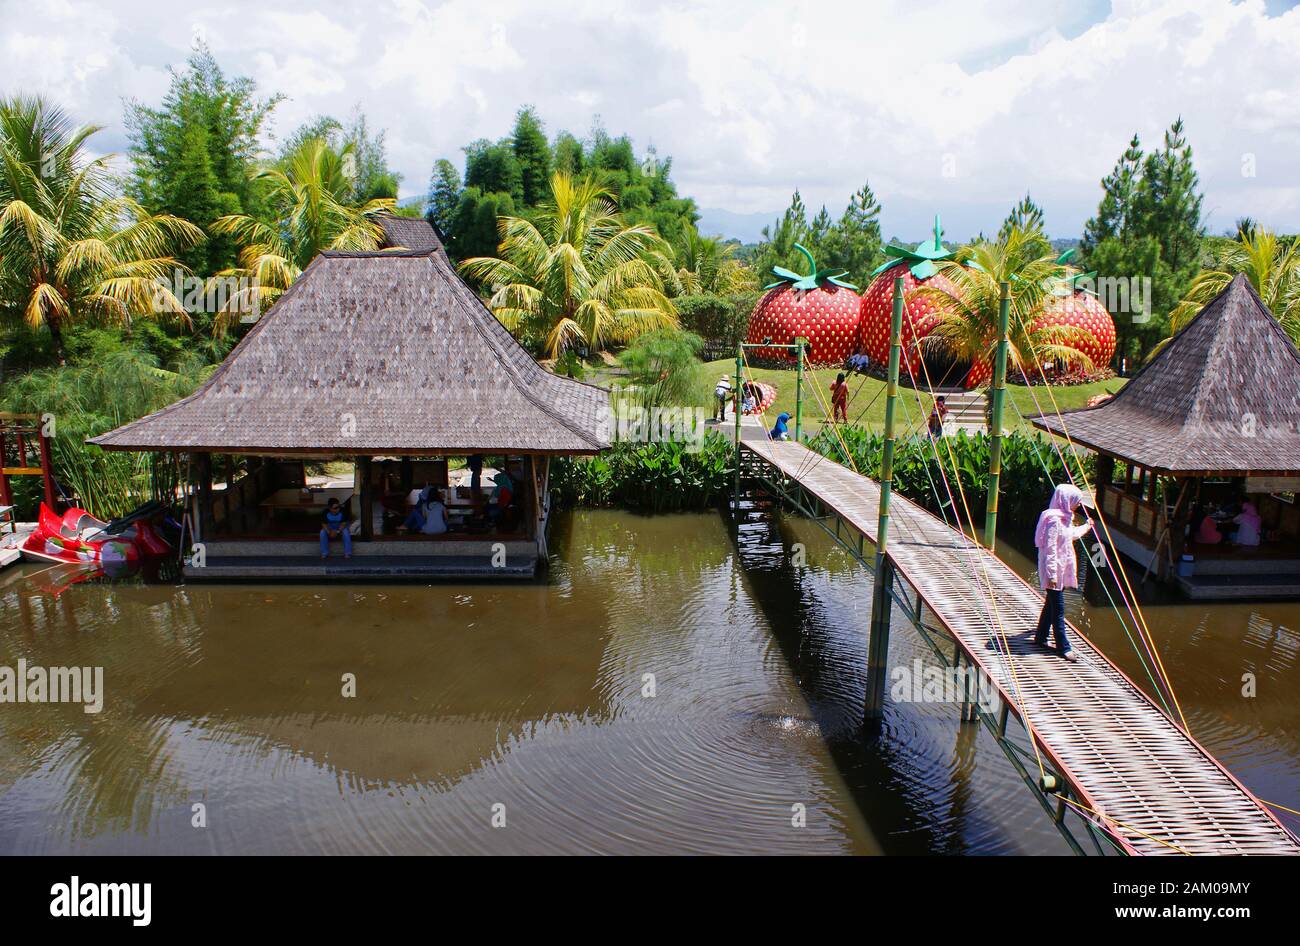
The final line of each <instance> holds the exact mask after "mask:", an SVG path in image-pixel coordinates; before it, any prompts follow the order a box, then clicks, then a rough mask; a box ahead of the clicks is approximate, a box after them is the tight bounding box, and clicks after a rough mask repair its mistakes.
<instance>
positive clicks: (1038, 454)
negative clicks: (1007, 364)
mask: <svg viewBox="0 0 1300 946" xmlns="http://www.w3.org/2000/svg"><path fill="white" fill-rule="evenodd" d="M1011 403H1012V407H1014V408H1015V411H1016V413H1017V414H1018V415H1019V416H1020V419H1021V420H1022V421H1023V420H1025V415H1024V413H1023V412H1022V411H1021V410H1020V405H1018V404H1016V403H1015V400H1014V399H1012V402H1011ZM1030 449H1032V450H1033V452H1034V457H1035V459H1037V460H1038V465H1039V466H1041V467H1042V468H1043V473H1044V475H1045V476H1046V477H1047V479H1048V480H1049V481H1050V480H1051V479H1052V471H1051V469H1049V468H1048V466H1047V461H1046V460H1044V459H1043V454H1042V452H1041V451H1040V450H1039V449H1038V443H1037V441H1036V439H1035V440H1032V441H1030ZM1061 462H1062V465H1064V464H1065V458H1064V457H1062V458H1061ZM1101 589H1102V591H1104V592H1105V593H1106V600H1107V601H1108V602H1109V603H1110V606H1111V609H1112V610H1113V611H1114V612H1115V616H1116V617H1117V618H1118V619H1119V625H1120V627H1121V628H1123V630H1124V636H1125V637H1126V638H1127V639H1128V642H1129V646H1130V647H1132V648H1133V652H1134V653H1136V654H1137V658H1138V661H1139V662H1140V663H1141V664H1142V669H1143V671H1144V672H1145V673H1146V675H1147V679H1148V680H1149V681H1151V689H1152V690H1153V691H1154V692H1155V694H1156V696H1158V697H1159V698H1160V702H1161V703H1162V704H1163V705H1164V707H1165V712H1166V713H1168V714H1169V716H1171V717H1172V716H1173V715H1174V710H1173V707H1172V706H1170V705H1169V700H1168V699H1167V698H1166V696H1165V691H1164V688H1163V687H1161V685H1160V684H1159V683H1157V682H1156V677H1155V674H1154V673H1152V671H1151V667H1150V665H1149V664H1148V663H1147V659H1146V657H1144V656H1143V654H1142V650H1141V649H1140V648H1139V647H1138V644H1137V641H1135V640H1134V639H1133V634H1132V632H1131V631H1130V630H1129V622H1128V621H1126V620H1125V619H1124V612H1123V611H1121V610H1120V608H1119V605H1118V604H1116V603H1115V597H1114V595H1112V594H1111V593H1110V587H1109V586H1108V585H1107V584H1106V581H1105V579H1102V580H1101ZM1121 594H1122V592H1121ZM1130 617H1131V615H1130ZM1138 634H1139V636H1141V631H1140V630H1139V631H1138ZM1143 644H1144V645H1145V641H1144V642H1143Z"/></svg>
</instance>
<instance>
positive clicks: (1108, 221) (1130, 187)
mask: <svg viewBox="0 0 1300 946" xmlns="http://www.w3.org/2000/svg"><path fill="white" fill-rule="evenodd" d="M1141 170H1142V144H1141V142H1140V141H1138V136H1137V135H1136V134H1135V135H1134V136H1133V140H1132V141H1130V142H1129V144H1128V149H1127V150H1126V151H1125V152H1124V154H1123V155H1122V156H1121V157H1120V159H1119V161H1117V162H1116V164H1115V168H1114V170H1112V171H1111V172H1110V174H1108V175H1107V176H1106V177H1104V178H1103V179H1102V182H1101V187H1102V191H1103V195H1102V198H1101V204H1100V206H1098V208H1097V216H1095V217H1093V218H1092V219H1090V220H1089V221H1088V222H1087V224H1086V225H1085V226H1084V233H1083V251H1084V253H1088V252H1090V251H1091V250H1092V248H1093V247H1095V246H1096V245H1097V244H1098V243H1100V242H1101V241H1102V240H1104V239H1106V238H1107V237H1118V238H1120V239H1121V240H1122V239H1125V238H1127V237H1128V236H1129V235H1130V233H1129V226H1130V224H1131V222H1132V215H1133V199H1134V196H1135V194H1136V192H1137V186H1138V180H1139V175H1140V173H1141Z"/></svg>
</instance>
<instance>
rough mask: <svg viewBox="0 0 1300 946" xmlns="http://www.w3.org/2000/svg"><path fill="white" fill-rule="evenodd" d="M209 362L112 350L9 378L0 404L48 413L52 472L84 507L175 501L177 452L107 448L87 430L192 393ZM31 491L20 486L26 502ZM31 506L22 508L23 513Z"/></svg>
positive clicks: (106, 513) (107, 513)
mask: <svg viewBox="0 0 1300 946" xmlns="http://www.w3.org/2000/svg"><path fill="white" fill-rule="evenodd" d="M210 370H211V369H210V368H209V367H205V366H203V365H202V364H201V359H199V358H197V357H196V358H194V359H192V360H191V361H189V362H187V363H184V364H182V365H180V366H178V369H177V370H176V371H166V370H164V369H162V368H160V367H158V362H157V360H156V359H155V358H154V357H153V356H151V355H149V354H146V353H144V352H140V351H134V350H122V351H115V352H112V353H110V354H107V355H105V356H104V357H103V358H101V359H98V360H96V361H94V362H88V363H84V364H77V365H69V366H65V367H59V368H43V369H40V370H37V371H33V372H31V373H29V374H26V375H21V376H19V377H18V378H15V379H12V380H6V382H5V389H4V393H3V396H0V408H2V409H3V410H6V411H18V412H24V413H33V414H40V415H49V416H50V417H52V418H53V422H54V437H53V438H52V442H51V455H52V460H53V463H54V473H55V477H56V478H57V479H58V481H59V483H60V484H61V485H62V486H63V489H64V490H65V491H66V492H67V493H69V494H71V495H73V496H75V497H76V499H77V501H78V502H79V504H80V505H81V506H82V507H83V508H85V509H87V510H88V511H89V512H91V513H93V514H94V515H96V516H98V517H100V518H101V519H111V518H113V517H114V516H120V515H122V514H124V513H127V512H129V511H131V510H132V509H134V508H135V507H136V506H139V505H140V504H141V503H143V502H145V501H147V500H149V499H162V500H164V501H166V502H168V503H170V502H172V501H173V498H174V496H175V490H176V487H177V486H178V484H179V481H180V476H181V470H180V468H179V466H178V464H177V461H176V459H175V457H174V456H170V455H155V454H149V453H127V452H116V451H114V452H108V451H104V450H101V449H99V448H98V447H95V446H91V445H90V444H87V443H86V442H85V441H86V438H87V437H93V436H96V435H98V434H102V433H104V432H105V431H108V430H112V429H113V428H114V427H118V426H120V425H122V424H125V423H127V422H129V421H132V420H135V419H137V418H139V417H143V416H144V415H145V414H149V413H152V412H153V411H156V410H158V409H159V408H162V407H165V406H166V405H168V404H170V403H172V402H173V401H175V400H177V399H178V398H181V397H184V396H185V395H187V394H190V393H191V392H193V391H194V389H195V388H196V387H197V386H198V385H199V383H200V382H201V381H202V380H203V378H204V377H205V376H206V374H207V373H208V372H209V371H210ZM33 495H35V491H34V490H32V489H30V487H29V488H27V489H23V490H22V491H21V492H20V493H19V496H20V498H26V499H27V502H28V504H31V498H30V497H32V496H33ZM34 511H35V510H34V509H22V510H21V512H22V514H23V515H26V516H31V515H33V514H34Z"/></svg>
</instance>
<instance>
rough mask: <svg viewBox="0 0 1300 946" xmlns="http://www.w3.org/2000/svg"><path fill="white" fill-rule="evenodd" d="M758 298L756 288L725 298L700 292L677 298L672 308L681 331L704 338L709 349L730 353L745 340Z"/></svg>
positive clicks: (759, 291)
mask: <svg viewBox="0 0 1300 946" xmlns="http://www.w3.org/2000/svg"><path fill="white" fill-rule="evenodd" d="M762 297H763V293H762V290H758V289H755V290H751V291H749V292H739V293H732V294H729V295H714V294H712V293H704V294H697V295H685V296H677V297H675V298H674V299H673V306H674V307H675V308H676V309H677V316H678V320H679V321H680V322H681V325H682V328H684V329H686V330H687V331H690V332H693V333H695V334H696V335H698V336H700V337H701V338H702V339H704V343H705V345H706V346H707V347H708V348H710V349H711V350H713V351H715V352H731V353H732V354H734V353H735V351H736V346H737V345H739V344H740V343H741V342H742V341H744V339H745V332H746V330H747V329H748V328H749V315H750V313H751V312H753V311H754V306H755V305H757V304H758V300H759V299H761V298H762Z"/></svg>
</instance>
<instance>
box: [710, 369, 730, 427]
mask: <svg viewBox="0 0 1300 946" xmlns="http://www.w3.org/2000/svg"><path fill="white" fill-rule="evenodd" d="M730 397H731V379H730V378H729V377H727V376H726V375H725V374H724V375H723V376H722V377H721V378H719V379H718V384H717V387H715V388H714V389H713V400H714V401H715V402H716V404H717V413H716V414H715V415H714V419H715V420H717V421H718V422H719V423H721V422H722V421H724V420H726V419H727V399H728V398H730Z"/></svg>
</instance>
